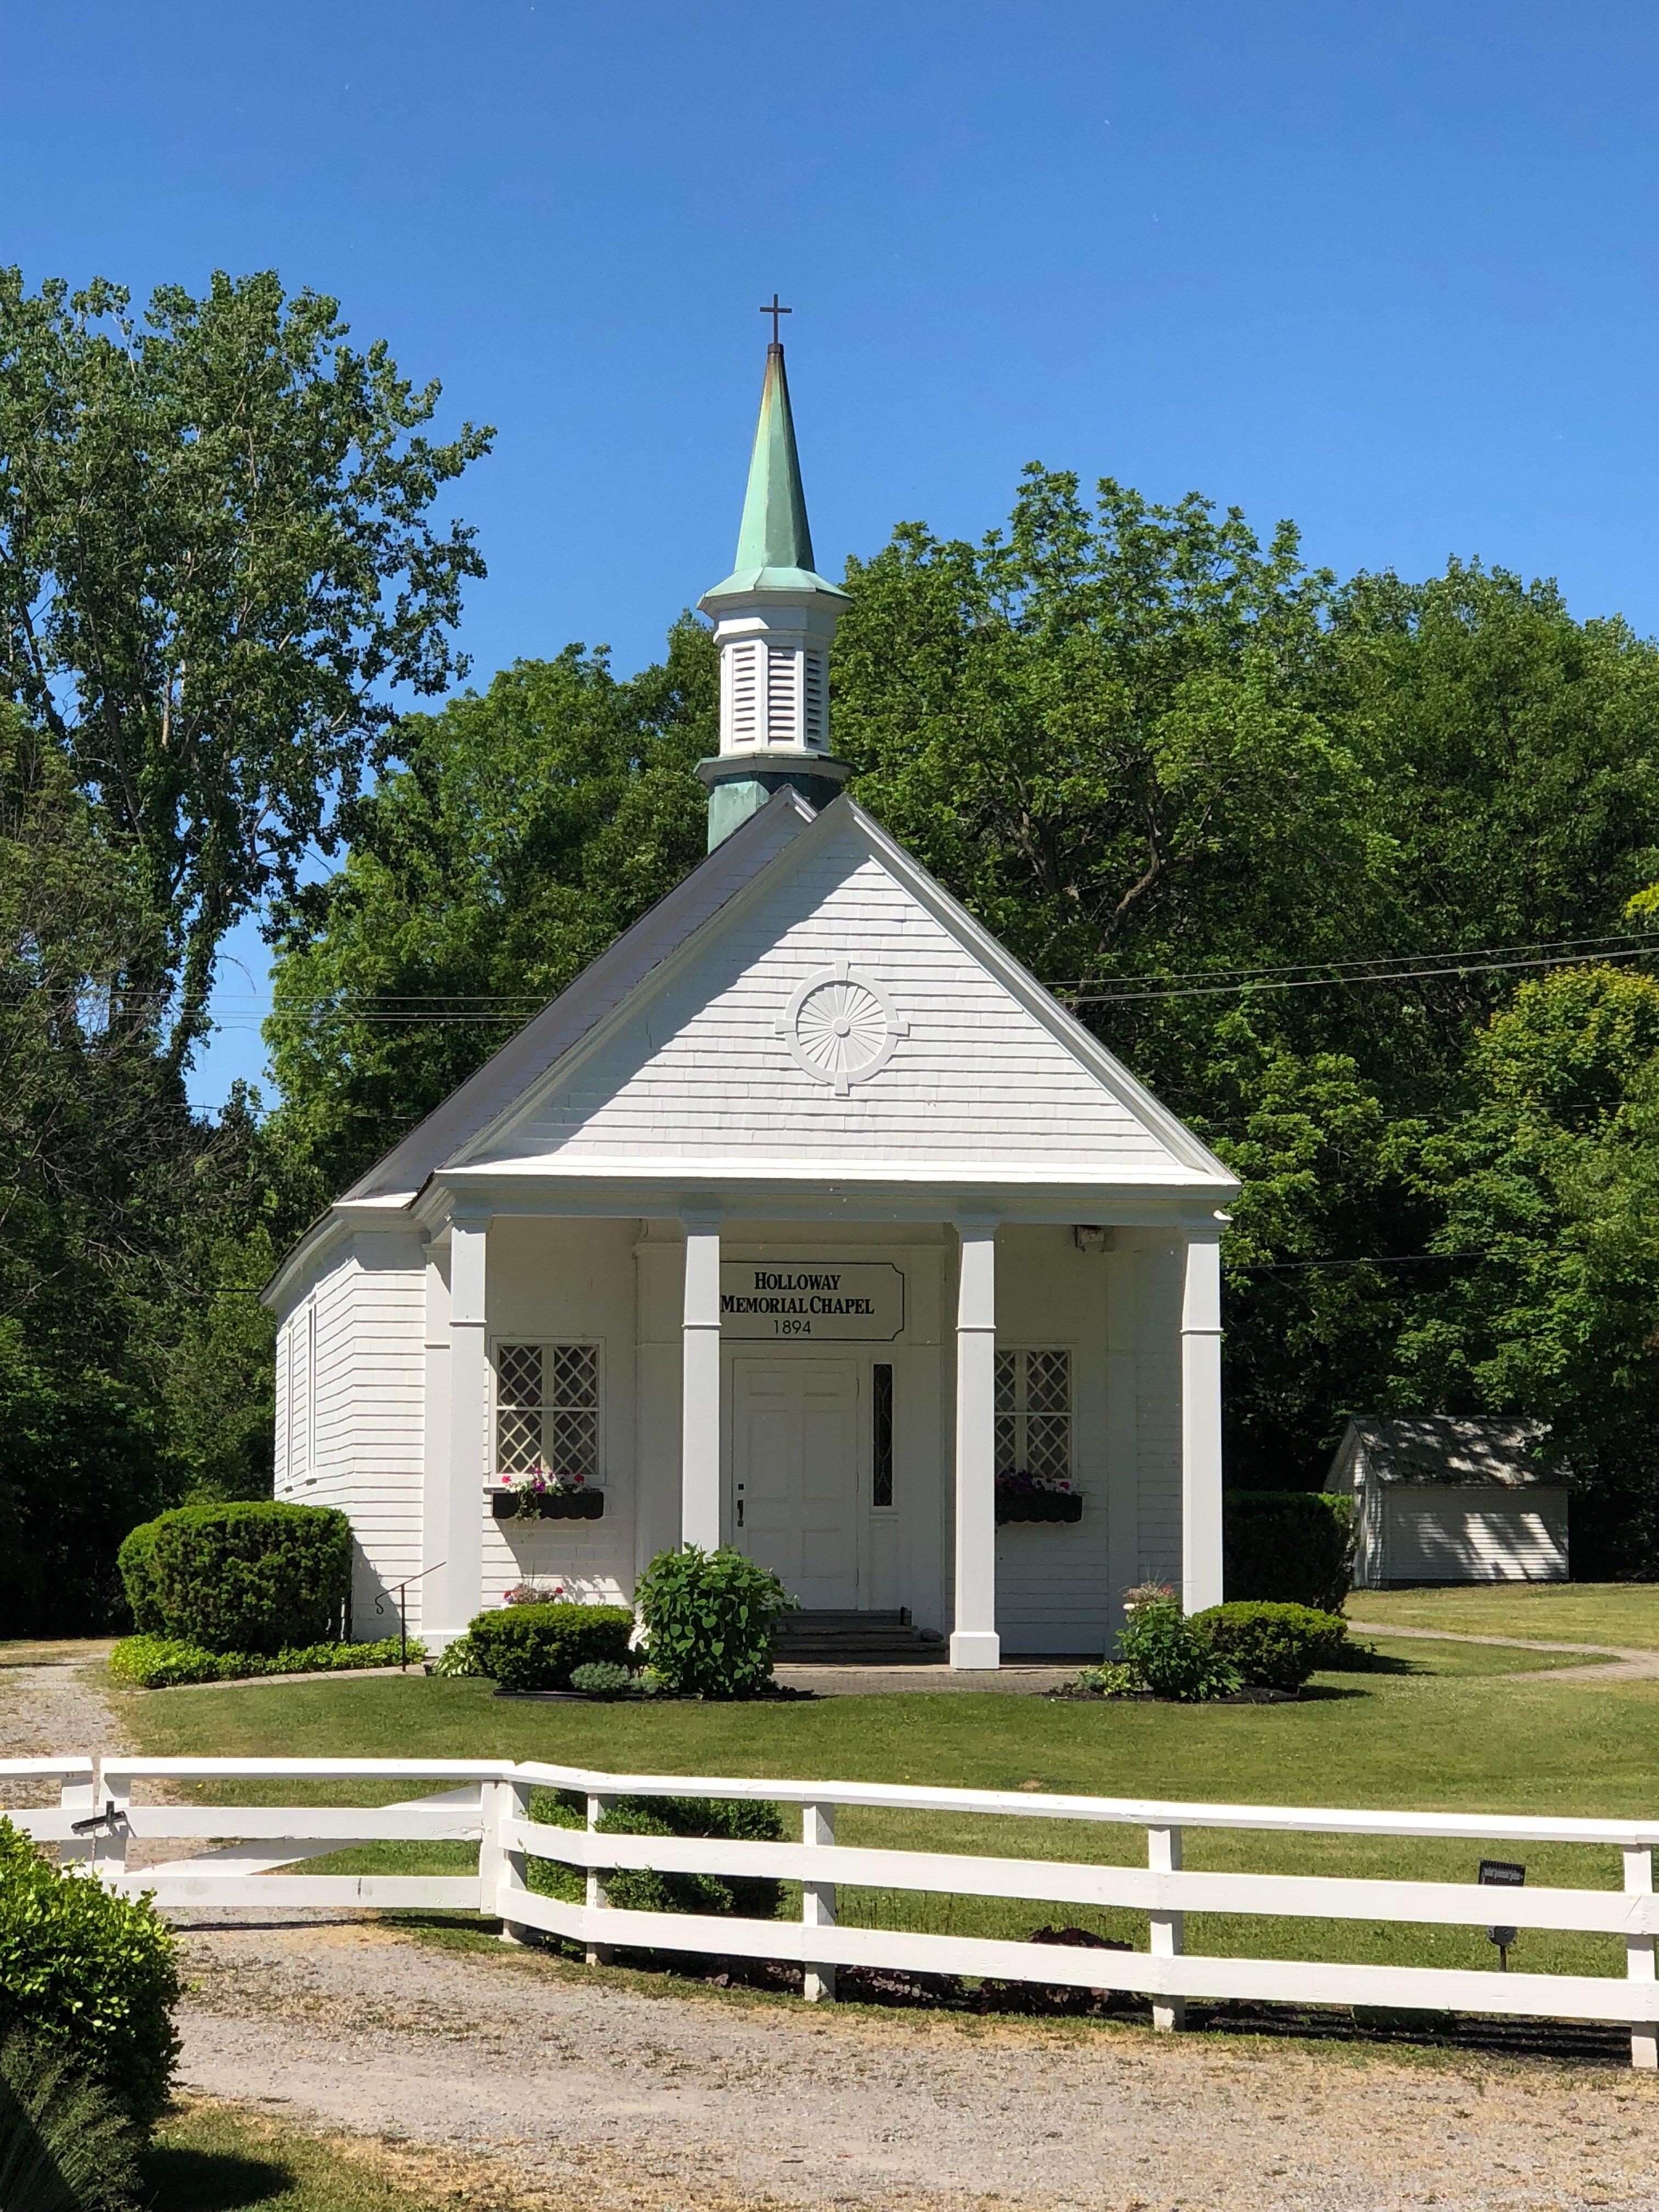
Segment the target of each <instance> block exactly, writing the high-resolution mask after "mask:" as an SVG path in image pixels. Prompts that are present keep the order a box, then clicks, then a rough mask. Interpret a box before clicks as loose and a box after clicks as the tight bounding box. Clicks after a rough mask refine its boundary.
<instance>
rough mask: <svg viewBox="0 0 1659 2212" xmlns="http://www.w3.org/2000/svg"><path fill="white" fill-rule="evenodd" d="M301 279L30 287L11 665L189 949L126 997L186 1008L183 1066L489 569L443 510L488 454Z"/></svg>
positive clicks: (14, 396)
mask: <svg viewBox="0 0 1659 2212" xmlns="http://www.w3.org/2000/svg"><path fill="white" fill-rule="evenodd" d="M345 336H346V325H344V324H343V322H342V321H341V319H340V316H339V312H338V307H337V303H336V302H335V301H332V300H330V299H326V298H324V297H322V296H320V295H317V294H314V293H311V292H304V291H302V292H300V293H298V294H296V295H294V296H293V297H291V298H290V297H287V296H285V295H284V293H283V288H282V285H281V283H279V282H278V280H277V278H276V276H275V274H274V273H271V272H269V271H267V272H264V273H263V274H260V275H257V276H246V277H240V278H233V277H230V276H226V275H224V274H222V273H220V274H218V275H216V276H215V277H214V279H213V281H212V283H211V285H210V289H209V290H208V292H207V294H206V295H205V296H204V298H202V299H199V300H197V299H194V298H192V297H191V295H189V294H188V293H187V292H185V291H183V290H181V289H179V287H177V286H173V285H168V286H163V287H162V288H161V289H159V290H158V291H156V292H155V295H153V297H152V298H151V300H150V302H149V308H148V310H147V312H146V313H145V315H144V317H143V320H142V322H140V321H138V320H137V319H135V318H134V317H133V316H132V314H131V313H130V311H129V299H128V295H127V294H126V293H125V292H124V291H123V290H121V289H120V288H119V287H118V286H116V285H112V284H109V283H104V282H101V281H100V282H98V283H94V284H92V285H90V286H88V289H86V290H85V291H82V292H78V293H76V294H73V295H70V292H69V290H68V288H67V287H66V286H65V285H64V283H61V282H58V281H53V282H51V283H46V284H44V285H43V286H42V287H41V288H40V290H39V291H38V292H36V293H30V292H28V291H27V290H26V289H25V287H24V284H23V280H22V276H21V272H20V271H19V270H15V269H10V270H0V668H3V671H4V674H3V682H4V684H5V685H6V687H7V689H8V690H9V693H10V696H11V697H12V698H13V699H14V700H15V702H17V703H18V704H19V705H21V707H23V708H25V709H26V710H27V713H28V714H29V715H30V717H31V718H32V719H33V720H34V722H35V723H36V724H37V725H38V726H40V728H41V729H42V730H43V731H45V732H47V733H49V734H50V735H51V736H52V737H53V738H56V739H57V740H58V744H60V745H61V746H62V747H63V749H64V752H65V754H66V756H67V757H68V758H69V760H70V763H72V766H73V769H74V773H75V775H76V781H78V782H79V784H80V786H81V787H82V790H83V791H84V792H85V793H86V794H87V796H88V799H90V801H91V802H92V804H93V805H94V809H95V811H96V812H97V815H98V817H99V819H100V825H101V826H102V828H103V829H104V832H105V835H106V840H107V842H108V843H109V845H110V847H111V848H112V850H114V851H117V852H119V853H120V854H122V855H123V856H124V858H127V857H129V856H130V861H131V866H133V867H134V868H135V869H136V870H137V876H138V879H139V882H140V884H141V887H142V890H143V896H144V898H145V901H146V902H147V904H148V906H149V909H150V911H151V912H152V913H153V914H154V915H155V917H156V918H157V921H158V922H159V924H160V933H159V936H157V937H156V938H155V939H154V940H153V941H152V942H151V943H150V944H149V946H148V948H147V957H145V958H144V959H143V962H142V963H139V964H138V965H137V966H135V967H133V968H132V969H131V970H130V971H128V972H127V973H125V975H123V976H122V978H121V981H122V987H123V991H124V994H125V999H126V1002H127V1004H128V1005H129V1006H131V1007H137V1006H138V1004H139V1001H140V1000H145V999H153V1000H155V1001H156V1004H155V1006H154V1007H152V1008H149V1009H146V1010H145V1011H147V1012H153V1013H155V1014H157V1015H159V1014H160V1012H161V1006H160V1001H161V1000H162V999H166V1000H167V1002H168V1003H167V1034H166V1035H165V1036H164V1037H163V1039H162V1048H163V1051H164V1054H165V1057H166V1059H167V1064H168V1065H169V1066H171V1067H173V1068H174V1069H177V1068H179V1067H182V1066H183V1065H184V1064H185V1060H187V1058H188V1056H189V1054H190V1051H191V1047H192V1045H193V1044H194V1043H195V1042H197V1040H198V1038H199V1037H200V1036H201V1035H202V1033H203V1030H204V1025H205V1023H206V1020H207V1012H206V1008H207V1000H208V995H209V992H210V987H211V985H212V981H213V975H214V963H215V957H216V951H217V948H218V945H219V944H220V941H221V939H222V937H223V935H224V933H225V932H226V930H228V928H230V927H231V926H232V925H233V924H234V922H235V921H238V920H239V919H240V917H241V916H242V915H245V914H247V913H249V912H251V911H252V910H254V909H255V908H258V905H259V903H260V902H261V901H262V900H263V899H264V897H265V896H267V894H268V893H270V891H271V890H273V889H274V890H279V891H280V890H289V889H291V887H292V885H293V883H294V880H295V870H296V868H297V866H298V864H299V862H300V860H301V857H302V856H303V854H305V853H306V852H307V849H308V848H310V847H311V846H312V845H313V843H315V844H319V845H321V847H322V848H323V849H325V850H328V849H331V843H332V838H333V835H334V828H335V823H336V819H337V815H336V812H335V811H334V810H337V807H338V806H339V805H342V804H345V803H349V800H350V799H352V797H353V796H354V795H355V794H356V792H357V790H358V789H359V787H360V786H361V783H362V776H363V774H364V771H365V769H378V768H380V766H381V765H383V764H384V763H385V761H386V759H387V757H389V754H390V750H391V748H392V742H393V735H394V732H395V728H396V715H395V711H394V709H393V708H392V704H391V703H390V699H389V696H388V694H389V691H390V690H391V689H392V687H398V686H403V687H407V688H409V689H412V690H414V691H416V692H417V693H421V692H424V693H434V692H437V691H441V690H443V689H444V687H445V686H446V684H447V683H448V682H449V681H450V680H451V679H452V678H453V677H455V676H456V675H459V674H462V673H464V672H465V663H464V662H462V661H459V660H458V659H456V658H455V656H454V655H453V653H452V651H451V648H450V645H449V642H448V631H449V629H450V627H451V626H452V625H453V623H454V621H455V619H456V617H457V616H458V614H459V607H460V594H461V587H462V584H463V582H464V580H465V579H466V578H468V577H471V576H477V575H481V574H483V563H482V562H481V561H480V559H479V557H478V555H477V551H476V550H475V548H474V546H473V543H472V536H471V532H470V531H469V530H468V529H467V528H466V527H465V525H464V524H461V523H453V524H452V525H451V526H449V528H448V530H447V533H444V534H440V533H439V532H437V531H436V530H435V528H434V526H433V525H432V522H431V520H430V519H429V511H430V509H431V507H432V506H433V503H434V501H435V499H436V498H437V497H438V495H439V494H440V492H441V489H442V488H443V487H444V486H445V485H446V484H447V483H451V482H452V481H453V479H454V478H455V477H458V476H459V474H460V473H461V471H463V470H464V469H465V466H466V465H467V464H468V463H469V462H470V461H471V460H473V459H476V458H477V456H478V455H480V454H482V453H484V452H486V451H487V450H488V447H489V435H490V434H489V432H488V431H483V430H476V429H474V428H472V427H471V425H470V424H468V425H466V426H465V427H464V428H462V430H461V431H460V433H459V435H458V436H457V437H455V438H454V439H453V440H452V441H449V442H448V443H446V444H435V443H433V442H432V441H430V440H429V439H428V437H427V436H425V435H423V428H422V426H423V425H425V424H426V423H427V422H429V421H430V419H431V417H432V416H433V413H434V411H435V407H436V404H437V399H438V391H439V388H438V386H436V385H435V384H431V385H428V386H426V387H425V388H424V389H423V390H416V388H415V387H414V386H412V385H410V383H408V382H407V381H406V380H404V378H403V377H402V376H401V375H400V374H399V373H398V368H397V366H396V364H395V362H393V361H392V358H391V356H390V354H389V353H388V351H387V349H386V346H385V344H384V343H380V342H377V343H374V344H373V345H371V346H370V347H369V348H368V351H367V352H366V353H355V352H353V351H352V350H351V349H349V347H348V346H347V345H346V344H345V343H343V341H344V338H345Z"/></svg>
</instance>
